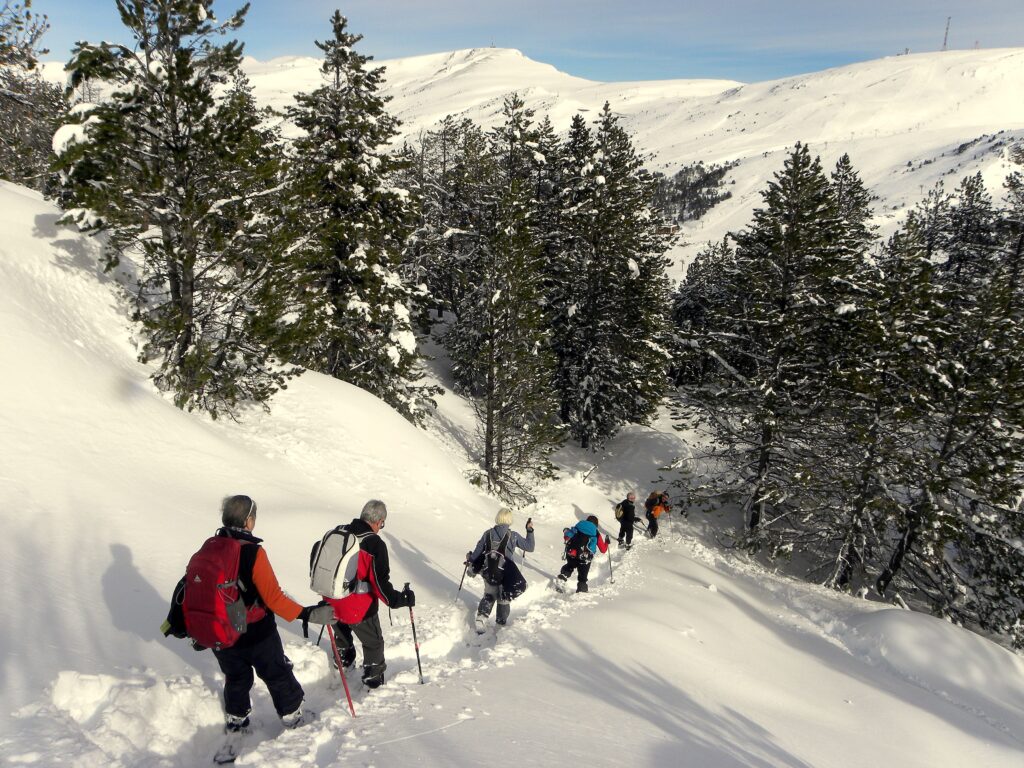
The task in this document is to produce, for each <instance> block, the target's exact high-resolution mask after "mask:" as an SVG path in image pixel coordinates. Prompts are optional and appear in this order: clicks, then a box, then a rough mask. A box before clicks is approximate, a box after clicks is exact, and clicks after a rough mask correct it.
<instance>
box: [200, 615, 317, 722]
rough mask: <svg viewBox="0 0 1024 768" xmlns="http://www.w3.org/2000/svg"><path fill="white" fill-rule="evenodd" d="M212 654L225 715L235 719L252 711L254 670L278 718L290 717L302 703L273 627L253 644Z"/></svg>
mask: <svg viewBox="0 0 1024 768" xmlns="http://www.w3.org/2000/svg"><path fill="white" fill-rule="evenodd" d="M213 655H214V656H216V657H217V663H218V664H220V670H221V672H223V673H224V711H225V713H227V714H229V715H234V716H236V717H245V716H246V715H248V714H249V710H251V709H252V703H251V701H250V700H249V691H251V690H252V684H253V682H254V678H253V671H254V670H255V672H256V674H257V675H259V678H260V680H262V681H263V682H264V683H266V685H267V690H268V691H270V698H271V699H272V700H273V702H274V709H276V710H277V714H278V715H288V714H291V713H292V712H294V711H295V710H296V709H298V708H299V705H300V704H302V695H303V694H302V686H301V685H299V681H298V680H296V679H295V674H294V673H293V672H292V663H291V662H290V661H288V657H287V656H285V655H284V646H283V645H282V644H281V635H280V634H278V632H277V628H276V627H275V628H274V631H273V632H271V633H270V634H269V635H267V637H265V638H264V639H263V640H260V641H259V642H257V643H254V644H253V645H247V646H242V647H241V648H239V647H237V646H234V647H231V648H225V649H223V650H220V651H216V650H215V651H214V652H213Z"/></svg>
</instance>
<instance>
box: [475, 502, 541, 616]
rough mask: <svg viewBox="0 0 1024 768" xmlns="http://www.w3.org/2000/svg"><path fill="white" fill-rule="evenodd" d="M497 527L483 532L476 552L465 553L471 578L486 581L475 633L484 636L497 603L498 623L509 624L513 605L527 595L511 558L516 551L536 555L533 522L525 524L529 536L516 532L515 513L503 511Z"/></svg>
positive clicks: (524, 584) (500, 511) (477, 612)
mask: <svg viewBox="0 0 1024 768" xmlns="http://www.w3.org/2000/svg"><path fill="white" fill-rule="evenodd" d="M494 523H495V525H494V527H493V528H488V529H487V530H486V531H484V535H483V536H481V537H480V541H478V542H477V544H476V549H474V550H473V551H472V552H467V553H466V565H467V567H469V568H471V569H472V574H473V575H474V576H476V575H477V574H481V575H482V576H483V577H484V596H483V598H482V599H481V600H480V605H479V606H478V607H477V609H476V631H477V632H478V633H480V634H483V632H484V630H485V629H486V627H487V618H488V617H489V616H490V615H491V609H492V608H493V607H494V603H495V601H497V603H498V616H497V619H496V621H497V623H498V624H499V625H504V624H505V623H506V622H508V615H509V612H510V611H511V610H512V605H511V603H512V601H513V600H515V599H516V598H517V597H519V596H520V595H521V594H523V592H525V591H526V579H524V578H523V574H522V573H520V572H519V568H518V567H517V566H516V564H515V561H514V560H513V559H512V556H513V555H514V554H515V551H516V549H517V548H518V549H521V550H523V552H533V547H534V540H533V522H532V521H531V520H530V519H527V521H526V536H525V537H524V536H522V535H521V534H518V533H516V532H515V531H513V530H512V529H511V528H510V526H511V525H512V510H510V509H508V508H507V507H502V508H501V509H499V510H498V514H497V515H495V517H494Z"/></svg>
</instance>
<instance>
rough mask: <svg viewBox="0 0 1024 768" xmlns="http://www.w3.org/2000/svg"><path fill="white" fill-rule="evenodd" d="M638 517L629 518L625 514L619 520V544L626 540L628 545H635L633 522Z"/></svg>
mask: <svg viewBox="0 0 1024 768" xmlns="http://www.w3.org/2000/svg"><path fill="white" fill-rule="evenodd" d="M635 520H636V517H630V518H629V519H628V520H627V519H626V517H625V516H623V517H622V519H621V520H619V544H622V543H623V542H625V544H626V546H627V547H629V546H632V545H633V522H634V521H635Z"/></svg>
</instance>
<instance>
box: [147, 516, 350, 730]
mask: <svg viewBox="0 0 1024 768" xmlns="http://www.w3.org/2000/svg"><path fill="white" fill-rule="evenodd" d="M221 522H222V523H223V526H224V527H223V528H220V529H219V530H218V531H217V533H216V534H215V535H214V536H213V537H211V538H210V539H207V540H206V543H205V544H203V546H202V548H201V549H200V550H199V551H198V552H196V554H195V555H193V556H192V559H191V560H190V561H189V564H188V568H187V570H186V572H185V577H184V578H183V579H182V580H181V581H180V582H179V583H178V587H177V588H176V589H175V597H174V600H173V601H172V605H171V613H170V614H169V615H168V621H167V622H165V625H164V634H165V635H167V634H174V635H176V636H178V637H185V636H187V637H191V638H192V641H193V645H195V646H196V648H197V649H200V648H210V649H212V650H213V655H214V656H215V657H216V658H217V663H218V664H219V665H220V669H221V671H222V672H223V673H224V715H225V720H226V723H225V732H227V733H228V734H236V733H244V732H246V731H247V730H248V728H249V712H250V711H251V709H252V707H251V701H250V698H249V692H250V691H251V690H252V684H253V680H254V676H253V673H254V672H255V674H256V675H258V676H259V678H260V680H262V681H263V682H264V683H265V684H266V686H267V690H268V691H269V692H270V698H271V700H272V701H273V702H274V709H276V710H277V714H278V715H279V716H280V718H281V722H282V723H283V724H284V726H285V727H286V728H296V727H298V726H300V725H303V724H304V723H305V722H308V720H309V719H311V715H310V713H308V712H305V711H304V710H303V708H302V702H303V696H304V694H303V691H302V686H301V685H299V681H298V680H296V679H295V675H294V674H293V673H292V664H291V662H290V661H289V660H288V657H287V656H285V655H284V646H283V645H282V643H281V635H280V633H279V632H278V630H277V624H276V622H275V620H274V615H275V614H276V615H278V616H280V617H281V618H282V619H284V620H285V621H294V620H295V619H302V621H303V622H304V623H308V622H312V623H314V624H325V623H327V622H329V621H330V620H331V618H332V616H333V612H332V610H331V608H330V607H329V606H326V605H320V606H314V605H310V606H306V607H303V606H301V605H299V604H298V603H297V602H295V601H294V600H292V599H291V598H290V597H288V596H287V595H286V594H285V593H284V592H283V591H282V589H281V586H280V584H278V581H277V576H276V575H275V574H274V569H273V568H272V567H271V565H270V560H269V559H268V557H267V553H266V551H265V550H264V549H263V547H262V546H260V545H261V543H262V541H263V540H262V539H259V538H257V537H255V536H253V534H252V531H253V528H254V527H255V526H256V502H254V501H253V500H252V499H251V498H249V497H248V496H230V497H228V498H226V499H224V501H223V503H222V504H221Z"/></svg>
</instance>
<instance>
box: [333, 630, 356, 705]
mask: <svg viewBox="0 0 1024 768" xmlns="http://www.w3.org/2000/svg"><path fill="white" fill-rule="evenodd" d="M326 626H327V636H328V637H329V638H331V650H332V651H334V661H335V663H336V664H337V665H338V674H340V675H341V684H342V685H343V686H345V698H347V699H348V711H349V712H351V713H352V717H355V716H356V708H355V707H354V706H353V705H352V694H351V693H349V690H348V680H346V679H345V667H344V666H343V665H342V663H341V654H340V653H338V643H337V641H336V640H335V639H334V627H332V626H331V625H330V624H327V625H326Z"/></svg>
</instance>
